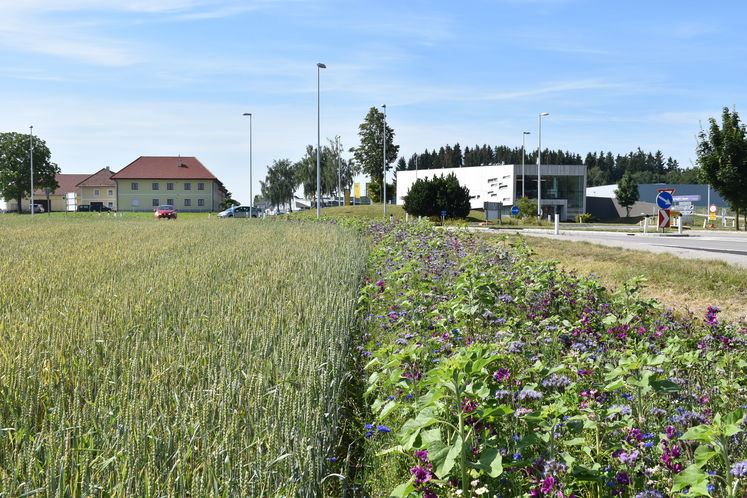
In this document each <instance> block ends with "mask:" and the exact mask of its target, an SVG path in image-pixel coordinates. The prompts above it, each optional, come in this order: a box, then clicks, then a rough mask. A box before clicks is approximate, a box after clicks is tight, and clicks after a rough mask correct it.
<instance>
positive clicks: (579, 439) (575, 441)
mask: <svg viewBox="0 0 747 498" xmlns="http://www.w3.org/2000/svg"><path fill="white" fill-rule="evenodd" d="M563 444H564V445H566V446H580V445H583V444H586V439H584V438H582V437H577V438H573V439H571V440H570V441H565V442H564V443H563Z"/></svg>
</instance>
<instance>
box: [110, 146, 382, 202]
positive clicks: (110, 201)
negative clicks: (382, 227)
mask: <svg viewBox="0 0 747 498" xmlns="http://www.w3.org/2000/svg"><path fill="white" fill-rule="evenodd" d="M382 157H383V156H382ZM106 204H107V205H108V206H109V207H110V208H113V207H114V203H113V202H111V201H109V202H107V203H106Z"/></svg>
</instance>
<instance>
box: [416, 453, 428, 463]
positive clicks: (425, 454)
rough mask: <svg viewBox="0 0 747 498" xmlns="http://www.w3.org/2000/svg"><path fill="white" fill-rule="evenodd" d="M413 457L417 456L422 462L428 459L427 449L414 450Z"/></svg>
mask: <svg viewBox="0 0 747 498" xmlns="http://www.w3.org/2000/svg"><path fill="white" fill-rule="evenodd" d="M415 457H416V458H419V459H420V460H421V461H422V462H423V463H425V462H427V461H428V450H418V451H416V452H415Z"/></svg>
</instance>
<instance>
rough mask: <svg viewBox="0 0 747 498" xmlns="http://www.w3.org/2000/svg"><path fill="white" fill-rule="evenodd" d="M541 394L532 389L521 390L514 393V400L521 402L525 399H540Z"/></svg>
mask: <svg viewBox="0 0 747 498" xmlns="http://www.w3.org/2000/svg"><path fill="white" fill-rule="evenodd" d="M542 397H543V396H542V393H541V392H539V391H535V390H534V389H522V390H521V391H519V392H518V393H516V399H518V400H520V401H523V400H525V399H542Z"/></svg>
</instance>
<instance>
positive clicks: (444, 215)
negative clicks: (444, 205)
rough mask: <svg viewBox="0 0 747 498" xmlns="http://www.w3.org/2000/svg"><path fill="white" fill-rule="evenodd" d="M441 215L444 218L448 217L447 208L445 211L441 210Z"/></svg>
mask: <svg viewBox="0 0 747 498" xmlns="http://www.w3.org/2000/svg"><path fill="white" fill-rule="evenodd" d="M441 217H442V218H446V210H445V209H444V210H443V211H441Z"/></svg>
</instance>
